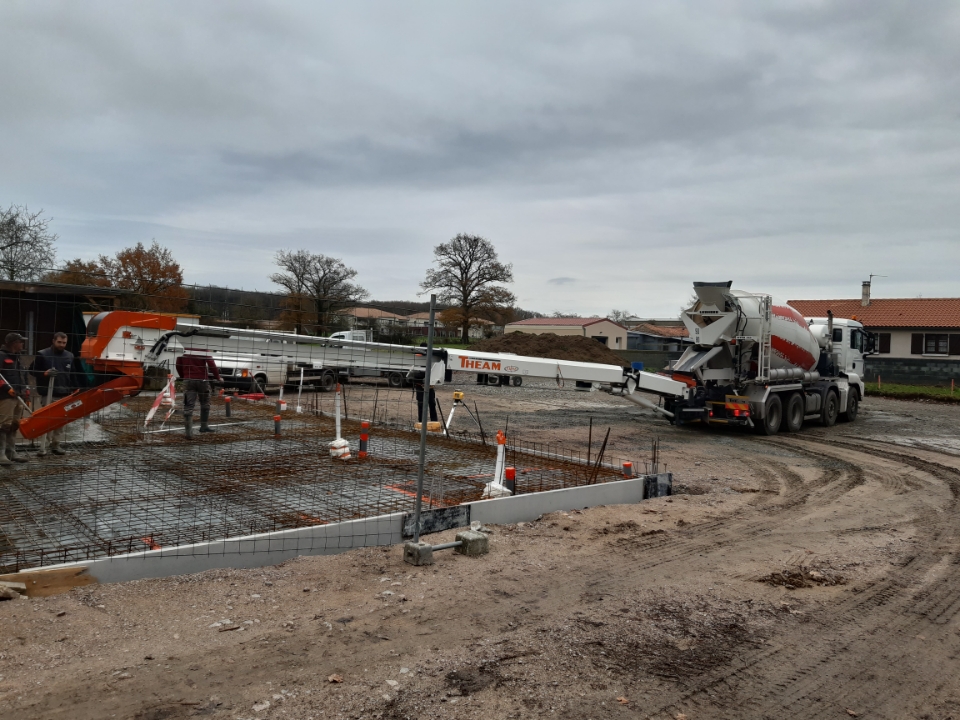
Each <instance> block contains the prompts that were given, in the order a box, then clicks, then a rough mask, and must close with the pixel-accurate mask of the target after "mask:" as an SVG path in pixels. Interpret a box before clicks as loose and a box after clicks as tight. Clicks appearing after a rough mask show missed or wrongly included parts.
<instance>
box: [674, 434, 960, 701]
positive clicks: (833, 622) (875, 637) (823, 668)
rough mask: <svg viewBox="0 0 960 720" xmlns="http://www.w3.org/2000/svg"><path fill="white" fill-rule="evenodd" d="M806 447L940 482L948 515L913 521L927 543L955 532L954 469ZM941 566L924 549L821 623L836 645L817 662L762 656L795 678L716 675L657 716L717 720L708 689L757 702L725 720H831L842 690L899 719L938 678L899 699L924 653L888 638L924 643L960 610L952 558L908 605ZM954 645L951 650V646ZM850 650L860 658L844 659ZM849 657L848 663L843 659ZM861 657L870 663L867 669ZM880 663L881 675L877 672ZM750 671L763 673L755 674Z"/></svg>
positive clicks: (919, 682)
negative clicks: (689, 713) (746, 714)
mask: <svg viewBox="0 0 960 720" xmlns="http://www.w3.org/2000/svg"><path fill="white" fill-rule="evenodd" d="M810 441H812V442H814V443H822V444H826V445H830V446H839V447H846V448H848V449H851V450H854V451H856V452H864V453H865V454H868V455H875V456H877V457H880V458H883V459H884V460H891V459H892V458H891V456H892V455H896V458H895V460H896V461H899V462H901V463H903V464H906V465H908V466H910V467H913V468H915V469H919V470H921V471H923V472H926V473H928V474H929V475H931V476H933V477H936V478H937V479H940V480H942V481H945V482H946V484H947V485H948V487H949V488H950V489H951V492H952V501H951V502H950V505H949V508H948V512H944V513H943V514H942V515H940V516H938V515H937V513H935V512H934V511H932V510H931V511H930V512H928V513H925V514H924V517H922V518H918V520H916V521H914V522H915V523H920V522H922V521H923V520H926V521H928V522H929V529H928V530H927V531H926V533H927V535H928V539H927V542H928V543H930V542H936V541H938V540H939V538H940V537H941V535H942V534H943V533H944V532H950V531H952V528H953V527H954V526H955V525H956V520H957V517H956V516H957V494H958V489H960V471H957V470H956V469H955V468H950V467H947V466H943V465H939V464H937V463H930V462H929V461H925V460H920V459H918V458H915V457H912V456H909V455H903V454H893V453H889V452H887V451H882V450H876V449H866V448H864V447H863V446H857V445H852V446H851V445H849V444H847V443H843V442H823V441H818V440H816V439H812V438H811V439H810ZM793 445H794V443H790V447H791V449H795V448H794V447H793ZM814 454H815V453H814ZM871 469H873V468H871ZM879 474H880V475H883V474H884V473H882V472H881V473H879ZM861 477H863V475H862V474H861ZM854 486H855V485H854ZM938 562H940V561H939V559H937V558H936V557H935V556H931V555H930V554H928V553H925V552H923V551H922V550H921V551H920V552H917V553H915V554H914V555H913V556H912V557H909V558H908V559H907V560H906V562H905V563H904V564H903V566H902V567H901V568H900V569H899V570H898V572H897V577H896V578H891V579H889V580H886V581H883V582H879V583H875V584H874V585H873V586H871V587H869V588H867V589H865V591H863V592H861V593H859V594H858V595H857V596H855V597H853V598H850V599H849V600H847V601H845V602H842V603H840V604H839V605H837V606H835V608H833V612H831V613H830V616H826V615H824V616H822V618H821V619H820V622H819V623H818V624H819V626H820V627H819V628H818V630H819V631H820V633H829V634H831V635H832V638H833V640H832V642H829V643H826V644H827V647H825V648H824V649H823V652H822V653H821V655H820V657H819V658H816V659H815V660H813V661H810V660H808V661H807V662H806V663H803V662H800V661H801V657H799V655H800V653H799V652H798V650H797V649H796V646H790V647H786V646H784V647H781V648H780V649H778V650H776V651H773V652H771V653H768V654H766V655H765V658H764V659H775V660H776V662H775V663H774V667H777V666H779V667H784V666H786V667H793V671H792V672H790V673H789V674H787V675H786V676H785V677H771V676H770V673H769V672H767V670H768V668H767V665H766V664H764V665H763V666H759V667H758V663H749V664H748V665H747V666H745V667H742V668H738V669H735V670H733V672H720V673H719V676H718V677H717V678H716V679H715V680H713V682H711V683H709V684H708V685H706V686H704V687H702V688H699V689H697V690H695V691H693V692H692V693H689V694H686V695H685V696H684V697H683V698H681V699H680V700H679V701H678V702H676V703H673V704H671V705H668V706H664V707H663V708H661V711H671V712H675V711H678V710H680V709H681V707H687V706H689V705H691V704H693V705H695V706H697V707H700V708H705V707H709V708H710V710H711V712H712V714H713V715H714V716H718V717H722V716H724V715H721V714H720V713H722V712H724V711H725V710H726V708H724V707H723V705H721V706H720V707H718V706H717V703H716V702H713V701H710V700H709V699H708V698H707V697H704V694H705V693H707V692H708V691H709V690H710V689H717V688H718V686H719V685H720V684H722V685H724V686H727V687H729V688H730V689H731V690H735V691H736V695H738V696H740V697H743V696H744V695H745V696H746V697H751V696H753V697H755V698H762V700H759V699H758V700H757V701H753V702H749V701H748V702H746V703H743V704H740V705H739V706H738V708H737V709H736V710H735V711H733V712H732V713H731V714H729V715H727V716H728V717H742V716H743V711H744V709H746V708H747V707H748V708H749V710H750V712H751V713H756V714H757V715H760V716H767V715H773V714H780V715H781V716H782V715H783V714H784V713H787V716H789V717H811V718H814V717H836V716H837V713H838V710H840V711H842V708H838V706H837V703H836V702H830V701H828V702H823V700H824V697H825V696H828V697H829V696H835V695H836V689H837V687H838V686H840V687H843V688H844V698H845V701H846V702H848V703H849V705H848V707H850V706H857V707H858V709H860V710H862V709H863V708H864V706H866V707H867V708H870V709H871V710H873V711H874V712H883V711H884V707H885V706H889V705H891V704H893V705H895V707H892V708H890V711H891V712H892V714H891V715H889V717H900V716H902V715H903V713H904V711H905V704H907V705H911V706H913V705H916V704H919V703H920V702H922V701H924V700H926V699H927V697H928V689H927V688H928V687H929V686H930V684H931V683H932V682H938V681H931V680H926V677H936V675H937V673H936V672H933V673H928V674H926V675H925V674H924V673H914V674H915V675H916V678H914V682H913V683H912V684H910V685H908V686H909V687H910V688H911V691H912V692H911V693H910V697H909V698H904V696H903V689H902V688H903V687H904V686H903V685H902V684H901V682H899V681H902V679H903V675H904V668H905V667H909V663H908V661H907V658H910V657H914V656H915V654H916V652H917V651H919V650H922V646H918V645H917V643H916V642H912V643H911V642H908V643H906V644H905V645H901V647H900V648H897V649H894V650H892V648H891V642H890V641H891V637H892V638H894V639H899V638H901V637H904V636H907V637H909V636H910V635H911V634H913V635H914V637H915V638H916V639H925V637H926V636H924V635H921V634H919V631H921V630H922V631H923V632H926V633H927V635H929V634H930V626H931V624H932V623H936V624H939V625H940V626H941V627H942V625H943V623H945V622H948V621H949V620H950V619H952V618H953V617H954V616H955V615H956V614H957V612H958V611H960V567H958V564H957V562H956V555H954V556H953V561H952V562H951V563H950V575H949V576H948V577H944V578H941V579H940V580H938V582H936V583H935V584H933V587H932V588H931V589H930V591H929V592H928V593H927V595H926V597H925V598H924V599H925V600H926V602H925V603H924V604H923V605H921V606H914V604H913V603H914V602H915V601H916V599H917V597H916V593H915V592H914V591H912V588H913V587H914V586H915V584H917V583H918V582H919V581H920V580H921V579H922V578H923V577H924V576H925V575H926V574H927V572H928V571H929V570H930V569H931V568H932V567H933V566H934V565H935V564H937V563H938ZM820 633H818V634H820ZM939 634H940V635H941V637H940V638H938V639H940V640H941V641H944V638H943V635H944V633H942V632H941V633H939ZM954 637H955V636H954V635H953V634H952V633H949V639H951V640H953V639H954ZM785 640H786V639H784V641H785ZM801 642H802V641H801ZM953 644H954V645H956V641H954V643H953ZM851 647H856V648H857V649H859V650H861V651H860V652H856V653H850V654H847V653H848V651H849V650H850V649H851ZM891 650H892V651H891ZM848 657H849V658H850V659H849V660H847V659H846V658H848ZM864 657H867V658H870V659H872V660H874V662H872V663H871V662H867V663H864V662H863V658H864ZM881 658H882V666H883V667H882V668H881V667H878V664H881V660H880V659H881ZM754 669H758V670H762V671H764V672H761V673H754V672H752V671H753V670H754ZM883 670H886V671H887V672H886V676H888V679H889V682H883V681H882V680H883V679H882V678H881V679H880V680H881V682H874V681H875V680H877V679H878V678H877V675H878V674H883ZM751 686H752V687H751ZM894 700H895V702H893V701H894Z"/></svg>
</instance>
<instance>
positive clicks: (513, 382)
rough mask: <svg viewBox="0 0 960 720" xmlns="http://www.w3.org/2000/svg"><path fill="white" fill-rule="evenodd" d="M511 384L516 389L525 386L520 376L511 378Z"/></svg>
mask: <svg viewBox="0 0 960 720" xmlns="http://www.w3.org/2000/svg"><path fill="white" fill-rule="evenodd" d="M510 384H511V385H513V386H514V387H520V386H521V385H523V378H522V377H520V376H519V375H514V376H513V377H512V378H510Z"/></svg>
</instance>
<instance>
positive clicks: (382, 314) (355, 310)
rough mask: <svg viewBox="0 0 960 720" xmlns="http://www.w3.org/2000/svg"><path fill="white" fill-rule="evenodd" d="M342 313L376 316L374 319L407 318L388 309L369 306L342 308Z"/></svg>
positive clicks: (353, 315)
mask: <svg viewBox="0 0 960 720" xmlns="http://www.w3.org/2000/svg"><path fill="white" fill-rule="evenodd" d="M338 314H340V315H348V316H350V317H355V318H374V319H384V320H386V319H391V320H405V319H406V318H405V317H404V316H403V315H397V314H396V313H392V312H387V311H386V310H380V309H378V308H368V307H352V308H346V309H344V310H340V311H339V313H338Z"/></svg>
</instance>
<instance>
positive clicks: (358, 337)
mask: <svg viewBox="0 0 960 720" xmlns="http://www.w3.org/2000/svg"><path fill="white" fill-rule="evenodd" d="M330 339H331V340H352V341H354V342H370V341H371V340H373V331H372V330H343V331H342V332H335V333H334V334H333V335H331V336H330Z"/></svg>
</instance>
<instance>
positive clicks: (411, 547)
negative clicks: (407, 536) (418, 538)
mask: <svg viewBox="0 0 960 720" xmlns="http://www.w3.org/2000/svg"><path fill="white" fill-rule="evenodd" d="M403 561H404V562H405V563H409V564H410V565H433V546H432V545H430V544H428V543H425V542H418V543H415V542H408V543H404V544H403Z"/></svg>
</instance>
